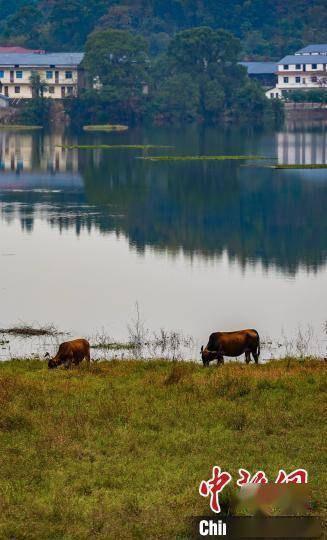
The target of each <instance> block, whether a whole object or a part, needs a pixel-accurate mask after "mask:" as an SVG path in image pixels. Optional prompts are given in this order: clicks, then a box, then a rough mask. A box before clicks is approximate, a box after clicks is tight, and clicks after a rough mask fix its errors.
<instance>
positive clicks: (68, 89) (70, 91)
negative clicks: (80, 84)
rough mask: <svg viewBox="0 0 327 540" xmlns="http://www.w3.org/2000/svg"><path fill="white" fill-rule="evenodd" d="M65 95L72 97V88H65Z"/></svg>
mask: <svg viewBox="0 0 327 540" xmlns="http://www.w3.org/2000/svg"><path fill="white" fill-rule="evenodd" d="M67 95H68V96H72V95H73V87H72V86H67Z"/></svg>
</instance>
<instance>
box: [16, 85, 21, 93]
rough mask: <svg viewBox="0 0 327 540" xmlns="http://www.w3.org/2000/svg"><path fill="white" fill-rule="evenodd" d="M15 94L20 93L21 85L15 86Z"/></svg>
mask: <svg viewBox="0 0 327 540" xmlns="http://www.w3.org/2000/svg"><path fill="white" fill-rule="evenodd" d="M15 94H20V86H15Z"/></svg>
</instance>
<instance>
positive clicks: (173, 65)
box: [159, 27, 246, 121]
mask: <svg viewBox="0 0 327 540" xmlns="http://www.w3.org/2000/svg"><path fill="white" fill-rule="evenodd" d="M240 50H241V46H240V42H239V40H238V39H237V38H235V37H234V36H233V35H232V34H230V33H229V32H226V31H224V30H213V29H212V28H208V27H200V28H193V29H191V30H185V31H182V32H180V33H178V34H176V36H174V38H172V40H171V42H170V44H169V47H168V52H167V55H166V60H165V61H166V65H167V77H165V78H164V83H163V84H162V85H160V84H159V96H160V100H159V101H160V102H161V110H163V109H164V103H165V98H166V108H167V111H169V103H170V101H169V99H167V98H168V94H167V88H169V86H170V85H171V83H172V82H173V81H174V86H177V85H178V83H177V81H178V79H179V78H180V79H181V81H182V79H184V80H187V77H189V79H188V80H191V81H192V88H193V91H192V95H193V96H194V97H195V96H196V100H197V104H196V107H195V109H196V114H195V115H194V114H193V117H194V116H197V117H201V118H203V119H205V120H210V121H215V120H217V119H218V118H219V117H220V116H221V115H222V114H223V113H224V111H225V109H226V105H227V100H228V99H229V100H231V99H232V97H231V96H232V95H233V94H234V93H235V88H237V87H238V86H239V84H240V80H243V79H245V77H246V75H245V72H244V70H243V68H241V66H239V65H238V64H237V60H238V56H239V54H240ZM186 76H187V77H186ZM180 84H182V83H180ZM194 88H196V90H194ZM192 110H193V111H194V100H192Z"/></svg>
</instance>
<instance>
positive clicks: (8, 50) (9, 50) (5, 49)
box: [0, 45, 45, 54]
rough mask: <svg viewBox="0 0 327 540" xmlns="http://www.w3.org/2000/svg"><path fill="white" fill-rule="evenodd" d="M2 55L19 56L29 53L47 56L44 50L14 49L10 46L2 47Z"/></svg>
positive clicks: (0, 49) (0, 51)
mask: <svg viewBox="0 0 327 540" xmlns="http://www.w3.org/2000/svg"><path fill="white" fill-rule="evenodd" d="M0 53H19V54H28V53H36V54H45V51H43V50H42V49H25V47H14V46H11V45H9V46H8V47H7V46H0Z"/></svg>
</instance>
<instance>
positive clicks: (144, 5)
mask: <svg viewBox="0 0 327 540" xmlns="http://www.w3.org/2000/svg"><path fill="white" fill-rule="evenodd" d="M0 21H1V23H0V40H1V42H2V43H3V42H7V43H9V42H11V43H14V44H20V45H24V46H27V47H33V48H42V49H47V50H62V51H63V50H75V51H78V50H83V49H84V46H85V43H86V41H87V38H88V36H89V35H90V33H91V32H93V31H95V30H106V29H118V30H128V31H130V32H132V33H136V34H139V35H142V36H144V37H146V38H147V39H148V41H149V50H150V54H151V55H157V54H160V53H162V52H164V51H166V50H167V47H168V44H169V40H170V37H171V36H172V35H174V34H175V33H176V32H180V31H182V30H186V29H188V28H191V27H196V26H209V27H211V28H213V29H217V28H224V29H225V30H228V31H230V32H232V33H233V34H234V35H235V36H236V37H238V38H240V39H241V40H242V46H243V57H247V58H256V59H266V58H267V59H268V58H269V59H275V60H277V59H278V58H280V57H281V56H283V55H284V54H286V53H287V52H292V51H294V50H296V49H298V48H300V47H302V46H303V45H305V44H307V43H309V42H316V43H319V42H320V43H323V42H325V41H326V28H327V13H326V5H325V0H288V1H287V2H285V0H228V1H226V0H186V1H185V0H87V1H86V0H56V1H55V2H54V1H53V0H34V1H31V0H15V1H12V2H8V0H0Z"/></svg>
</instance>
